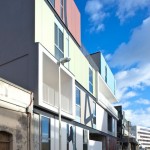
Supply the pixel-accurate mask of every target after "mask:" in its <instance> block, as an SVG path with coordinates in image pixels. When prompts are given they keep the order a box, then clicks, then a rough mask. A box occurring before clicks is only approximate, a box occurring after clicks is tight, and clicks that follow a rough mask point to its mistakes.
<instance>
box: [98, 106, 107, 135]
mask: <svg viewBox="0 0 150 150" xmlns="http://www.w3.org/2000/svg"><path fill="white" fill-rule="evenodd" d="M96 114H97V116H96V128H97V130H100V131H102V132H105V133H107V126H108V125H107V112H106V111H105V110H104V109H103V108H102V107H100V106H99V105H96Z"/></svg>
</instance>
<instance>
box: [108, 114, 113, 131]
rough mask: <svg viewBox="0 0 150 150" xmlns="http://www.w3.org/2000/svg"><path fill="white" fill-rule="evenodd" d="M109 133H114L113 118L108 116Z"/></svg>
mask: <svg viewBox="0 0 150 150" xmlns="http://www.w3.org/2000/svg"><path fill="white" fill-rule="evenodd" d="M108 131H109V132H112V116H110V115H109V114H108Z"/></svg>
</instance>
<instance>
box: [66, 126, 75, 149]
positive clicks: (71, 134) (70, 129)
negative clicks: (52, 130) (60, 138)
mask: <svg viewBox="0 0 150 150" xmlns="http://www.w3.org/2000/svg"><path fill="white" fill-rule="evenodd" d="M70 142H72V145H73V150H76V128H75V126H71V125H69V124H67V150H69V143H70Z"/></svg>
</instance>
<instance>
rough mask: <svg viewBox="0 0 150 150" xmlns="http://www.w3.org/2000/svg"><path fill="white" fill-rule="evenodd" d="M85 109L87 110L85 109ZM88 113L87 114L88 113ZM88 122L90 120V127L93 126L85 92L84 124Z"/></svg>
mask: <svg viewBox="0 0 150 150" xmlns="http://www.w3.org/2000/svg"><path fill="white" fill-rule="evenodd" d="M87 109H88V110H89V111H87ZM88 113H89V115H88ZM89 122H91V127H93V113H92V111H91V104H90V99H89V95H88V94H87V93H86V96H85V108H84V124H85V125H87V124H88V123H89Z"/></svg>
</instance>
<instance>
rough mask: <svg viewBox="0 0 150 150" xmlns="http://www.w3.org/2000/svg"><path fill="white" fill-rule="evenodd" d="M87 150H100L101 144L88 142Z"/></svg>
mask: <svg viewBox="0 0 150 150" xmlns="http://www.w3.org/2000/svg"><path fill="white" fill-rule="evenodd" d="M88 150H102V142H98V141H93V140H89V147H88Z"/></svg>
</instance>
